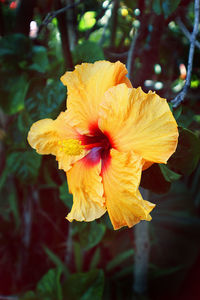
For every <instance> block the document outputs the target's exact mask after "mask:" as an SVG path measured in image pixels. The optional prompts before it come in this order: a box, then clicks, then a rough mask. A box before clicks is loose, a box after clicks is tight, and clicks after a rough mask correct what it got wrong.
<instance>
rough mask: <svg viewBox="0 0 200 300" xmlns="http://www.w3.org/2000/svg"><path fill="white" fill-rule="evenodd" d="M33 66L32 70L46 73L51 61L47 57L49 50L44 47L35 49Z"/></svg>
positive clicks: (35, 47)
mask: <svg viewBox="0 0 200 300" xmlns="http://www.w3.org/2000/svg"><path fill="white" fill-rule="evenodd" d="M32 51H33V54H32V55H33V56H32V60H33V64H32V65H30V66H29V69H30V70H35V71H38V72H40V73H45V72H46V71H48V68H49V60H48V55H47V49H46V48H45V47H43V46H34V47H33V50H32Z"/></svg>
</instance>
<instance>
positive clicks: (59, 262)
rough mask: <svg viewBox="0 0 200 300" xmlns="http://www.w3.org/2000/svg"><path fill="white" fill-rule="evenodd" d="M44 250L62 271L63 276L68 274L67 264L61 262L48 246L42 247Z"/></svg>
mask: <svg viewBox="0 0 200 300" xmlns="http://www.w3.org/2000/svg"><path fill="white" fill-rule="evenodd" d="M44 251H45V252H46V254H47V255H48V257H49V258H50V260H51V261H52V262H53V263H54V264H55V265H56V267H58V268H59V269H60V270H62V272H63V273H64V274H65V276H68V275H69V270H68V269H67V266H66V265H65V264H64V262H62V260H61V259H60V258H59V257H58V256H57V255H56V254H55V253H53V252H52V251H51V250H50V249H49V248H48V247H44Z"/></svg>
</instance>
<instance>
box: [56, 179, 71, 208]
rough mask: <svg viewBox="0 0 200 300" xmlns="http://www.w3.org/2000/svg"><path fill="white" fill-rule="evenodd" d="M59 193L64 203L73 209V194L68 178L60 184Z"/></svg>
mask: <svg viewBox="0 0 200 300" xmlns="http://www.w3.org/2000/svg"><path fill="white" fill-rule="evenodd" d="M59 195H60V199H61V200H62V201H63V203H64V204H65V205H66V206H67V207H68V208H70V209H71V208H72V203H73V196H72V195H71V194H69V190H68V184H67V180H66V181H65V182H64V183H63V184H62V185H61V186H59Z"/></svg>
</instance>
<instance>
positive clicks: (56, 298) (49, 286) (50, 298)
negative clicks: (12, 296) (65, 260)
mask: <svg viewBox="0 0 200 300" xmlns="http://www.w3.org/2000/svg"><path fill="white" fill-rule="evenodd" d="M60 276H61V270H60V269H50V270H49V271H48V272H47V273H46V274H45V275H44V276H43V277H42V278H41V280H40V281H39V282H38V284H37V287H36V292H37V295H38V296H39V297H40V298H41V299H42V300H62V299H63V296H62V287H61V284H60Z"/></svg>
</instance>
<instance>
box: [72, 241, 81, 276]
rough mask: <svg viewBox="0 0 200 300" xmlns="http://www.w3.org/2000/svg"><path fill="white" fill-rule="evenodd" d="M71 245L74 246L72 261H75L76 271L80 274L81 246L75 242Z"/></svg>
mask: <svg viewBox="0 0 200 300" xmlns="http://www.w3.org/2000/svg"><path fill="white" fill-rule="evenodd" d="M73 245H74V260H75V265H76V270H77V271H78V272H81V271H82V266H83V259H82V250H81V246H80V244H79V243H77V242H74V244H73Z"/></svg>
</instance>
